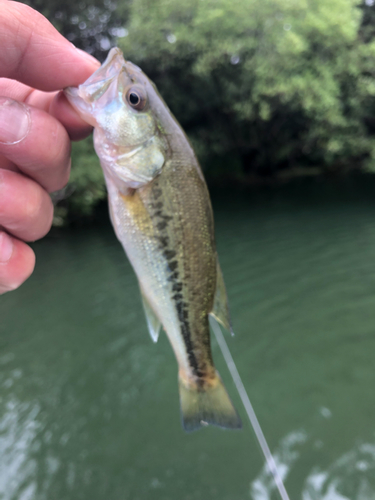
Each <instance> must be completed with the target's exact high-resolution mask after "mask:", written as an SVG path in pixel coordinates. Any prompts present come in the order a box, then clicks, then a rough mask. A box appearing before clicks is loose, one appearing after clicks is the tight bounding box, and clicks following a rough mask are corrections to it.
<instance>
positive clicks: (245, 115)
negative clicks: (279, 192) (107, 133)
mask: <svg viewBox="0 0 375 500" xmlns="http://www.w3.org/2000/svg"><path fill="white" fill-rule="evenodd" d="M29 3H30V4H31V5H32V6H33V7H35V8H37V9H38V10H39V11H41V12H42V13H44V14H45V15H47V16H48V17H49V18H50V20H51V21H52V22H53V23H54V24H55V25H56V26H57V27H58V29H59V30H60V31H61V32H62V33H63V34H64V35H65V36H67V37H68V38H69V39H70V40H72V41H73V42H74V43H75V44H76V45H78V46H80V47H81V48H84V49H85V50H87V51H89V52H91V53H93V54H94V55H96V56H97V57H99V58H101V59H103V58H104V57H105V54H106V52H107V51H108V49H109V48H110V47H111V46H113V45H116V44H117V45H118V46H119V47H121V48H122V50H123V51H124V54H125V57H126V58H127V59H129V60H131V61H133V62H134V63H136V64H138V65H139V66H140V67H141V68H142V69H143V70H144V71H145V72H146V73H147V74H148V76H149V77H150V78H151V79H152V80H154V82H155V83H156V85H157V87H158V88H159V91H160V93H161V94H162V96H163V97H164V99H165V101H166V102H167V103H168V105H169V106H170V108H171V110H172V111H173V113H174V114H175V115H176V117H177V119H178V120H179V121H180V123H181V125H182V126H183V128H184V129H185V131H186V133H187V134H188V136H189V137H190V139H191V141H192V143H193V145H194V148H195V150H196V152H197V155H198V157H199V159H200V162H201V164H202V167H203V169H204V171H205V175H206V177H207V179H208V181H209V182H210V181H218V180H220V179H225V180H228V179H231V180H235V181H237V182H245V181H246V180H248V179H253V178H262V179H264V178H266V179H267V178H274V177H278V176H280V175H281V176H284V177H285V176H288V175H294V174H296V175H298V174H301V173H304V172H311V173H316V172H329V173H341V172H347V171H348V170H352V169H356V170H362V171H372V170H374V171H375V114H374V112H375V80H374V68H375V40H374V33H375V6H374V0H365V1H363V3H361V2H358V0H356V1H354V0H331V1H330V2H327V1H326V0H309V1H307V0H305V1H304V0H302V1H301V0H251V1H249V0H236V1H233V0H186V1H185V2H182V3H181V2H177V1H172V0H132V1H129V0H119V1H118V3H117V4H116V3H114V2H113V1H112V0H104V3H103V2H101V1H100V2H99V0H96V1H91V0H88V2H85V1H83V2H79V3H77V2H73V0H65V2H64V5H62V4H61V2H60V0H53V1H51V0H49V1H48V3H47V0H29ZM71 183H72V188H71V190H70V195H69V197H68V198H67V199H65V200H64V202H63V205H64V204H65V210H68V211H69V210H71V211H74V212H75V213H79V212H82V213H89V212H90V210H91V208H92V207H93V206H94V205H95V203H96V202H97V201H98V200H99V199H102V198H103V197H105V190H104V186H103V179H102V175H101V173H100V169H99V166H98V162H97V160H96V158H95V155H94V152H93V149H92V147H91V145H90V143H89V141H86V142H83V143H79V144H77V145H75V147H74V150H73V175H72V181H71Z"/></svg>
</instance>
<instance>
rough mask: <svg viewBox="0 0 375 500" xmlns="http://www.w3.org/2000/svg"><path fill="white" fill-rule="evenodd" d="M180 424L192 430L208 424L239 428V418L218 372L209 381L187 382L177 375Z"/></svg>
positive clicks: (187, 429) (188, 430)
mask: <svg viewBox="0 0 375 500" xmlns="http://www.w3.org/2000/svg"><path fill="white" fill-rule="evenodd" d="M179 390H180V405H181V417H182V425H183V427H184V429H185V431H186V432H192V431H195V430H197V429H199V428H200V427H205V426H206V425H208V424H211V425H217V426H218V427H222V428H224V429H240V428H241V427H242V422H241V419H240V417H239V415H238V413H237V411H236V409H235V408H234V406H233V404H232V401H231V400H230V398H229V396H228V393H227V391H226V389H225V387H224V385H223V383H222V381H221V378H220V376H219V374H218V373H216V376H215V378H214V379H213V380H210V383H203V384H196V383H194V384H193V383H188V382H187V381H186V379H185V377H181V374H180V376H179Z"/></svg>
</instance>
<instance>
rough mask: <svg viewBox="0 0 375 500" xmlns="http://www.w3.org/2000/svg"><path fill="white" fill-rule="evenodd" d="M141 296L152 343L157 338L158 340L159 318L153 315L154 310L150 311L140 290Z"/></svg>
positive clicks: (150, 308) (146, 300)
mask: <svg viewBox="0 0 375 500" xmlns="http://www.w3.org/2000/svg"><path fill="white" fill-rule="evenodd" d="M141 296H142V302H143V309H144V311H145V315H146V321H147V326H148V331H149V332H150V336H151V338H152V340H153V341H154V342H157V341H158V338H159V333H160V327H161V323H160V321H159V318H158V317H157V316H156V314H155V313H154V310H153V309H152V307H151V305H150V303H149V301H148V299H147V297H145V295H144V293H143V292H142V290H141Z"/></svg>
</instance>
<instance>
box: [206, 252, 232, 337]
mask: <svg viewBox="0 0 375 500" xmlns="http://www.w3.org/2000/svg"><path fill="white" fill-rule="evenodd" d="M216 267H217V271H216V292H215V299H214V307H213V309H212V311H211V313H210V314H211V316H212V317H213V318H215V319H216V321H218V322H219V323H220V324H221V325H223V327H224V328H225V329H226V330H229V331H230V333H231V335H233V330H232V325H231V321H230V316H229V309H228V298H227V291H226V289H225V284H224V278H223V273H222V272H221V268H220V264H219V261H218V260H217V264H216Z"/></svg>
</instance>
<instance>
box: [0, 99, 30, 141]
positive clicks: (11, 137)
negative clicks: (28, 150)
mask: <svg viewBox="0 0 375 500" xmlns="http://www.w3.org/2000/svg"><path fill="white" fill-rule="evenodd" d="M30 123H31V120H30V112H29V110H28V109H27V107H26V106H25V105H24V104H22V103H20V102H18V101H14V100H13V99H9V98H8V97H0V143H3V144H17V142H21V141H22V140H23V139H24V138H25V137H26V136H27V134H28V132H29V129H30Z"/></svg>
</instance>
